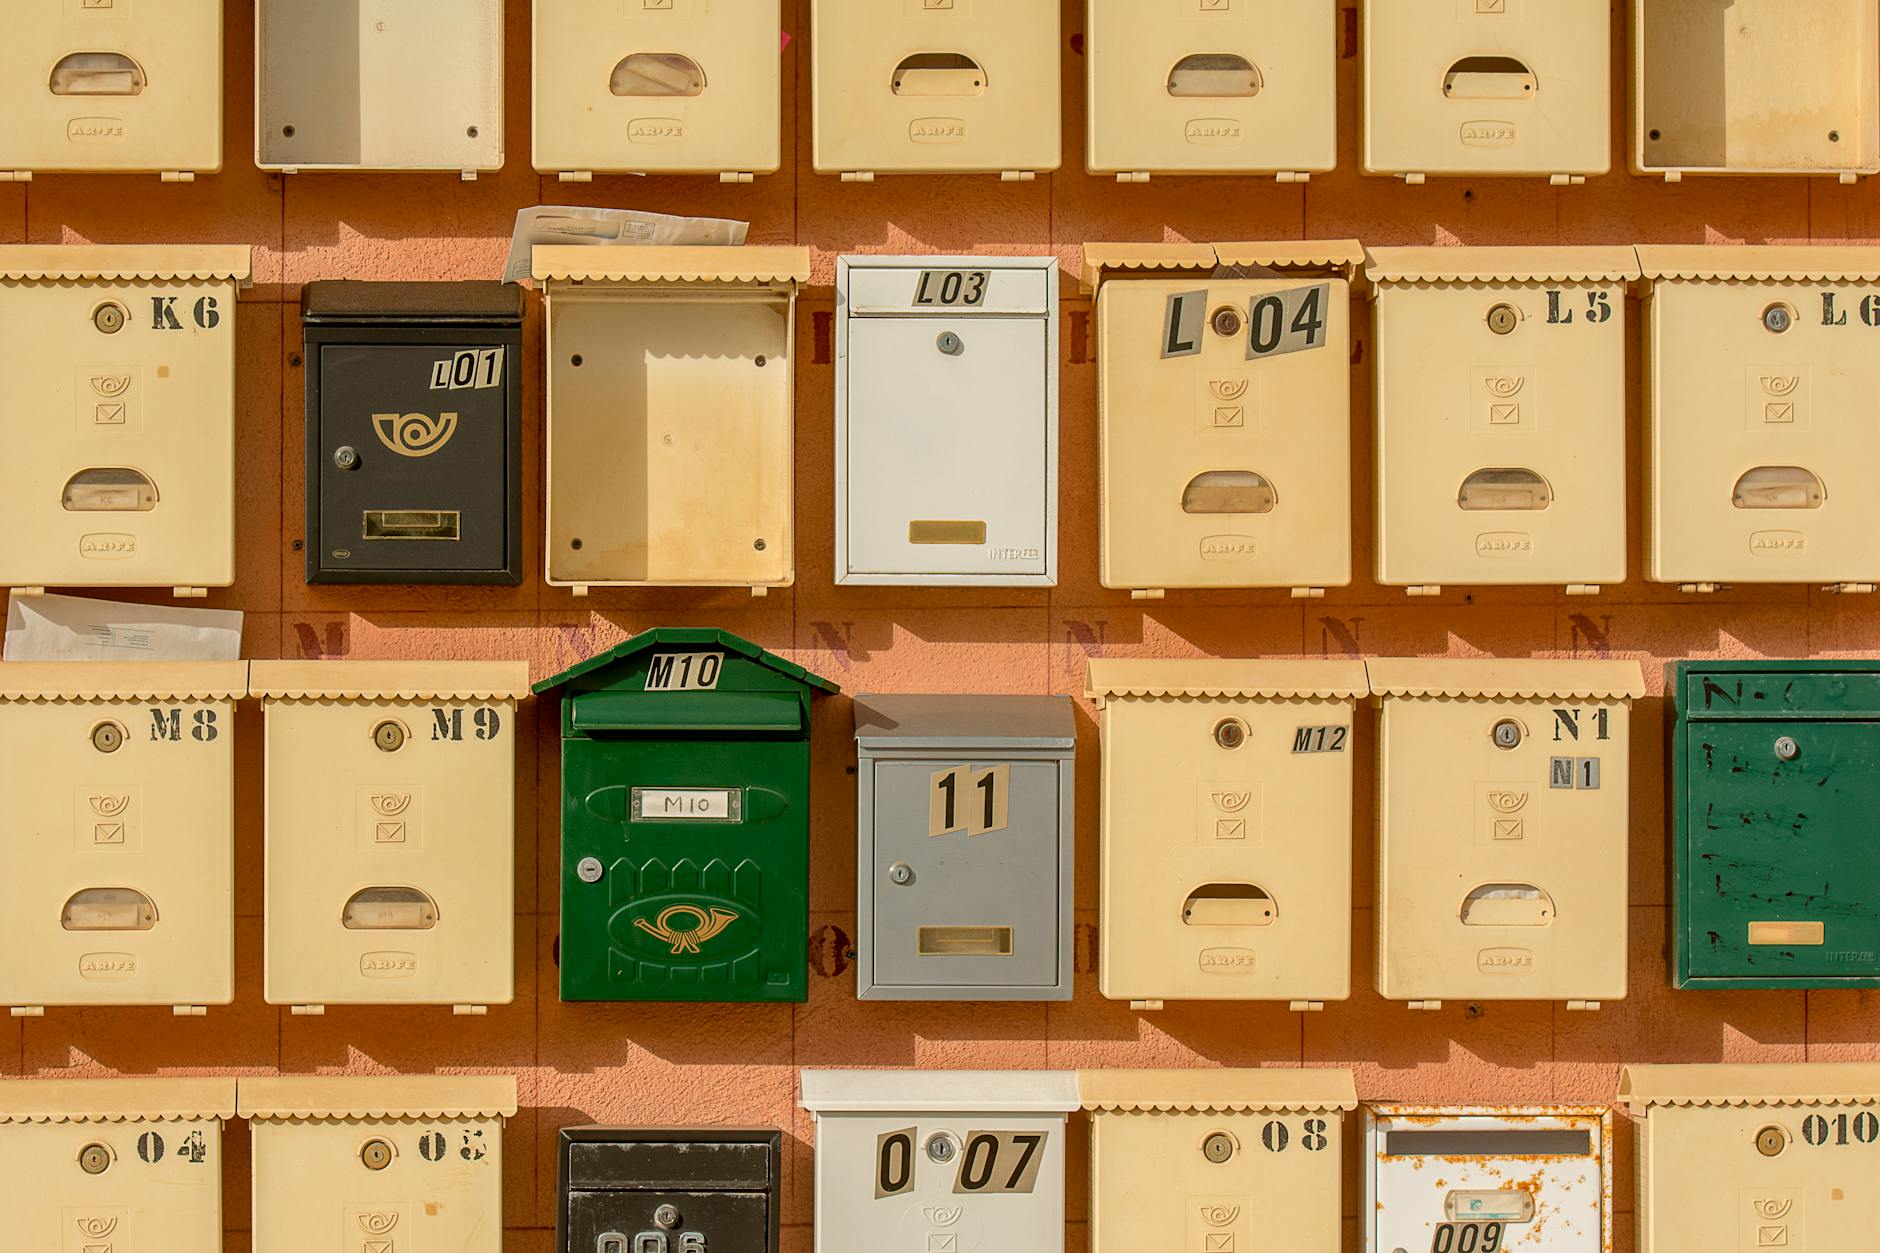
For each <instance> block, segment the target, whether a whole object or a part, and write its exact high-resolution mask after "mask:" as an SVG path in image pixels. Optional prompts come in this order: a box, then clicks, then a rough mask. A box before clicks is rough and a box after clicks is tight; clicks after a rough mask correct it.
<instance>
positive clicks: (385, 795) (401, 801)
mask: <svg viewBox="0 0 1880 1253" xmlns="http://www.w3.org/2000/svg"><path fill="white" fill-rule="evenodd" d="M372 808H373V809H375V810H377V811H378V812H379V813H381V814H384V815H385V816H386V817H387V818H396V817H397V816H398V815H400V814H402V813H404V812H405V811H406V810H407V809H409V808H411V793H410V792H376V793H374V794H373V796H372Z"/></svg>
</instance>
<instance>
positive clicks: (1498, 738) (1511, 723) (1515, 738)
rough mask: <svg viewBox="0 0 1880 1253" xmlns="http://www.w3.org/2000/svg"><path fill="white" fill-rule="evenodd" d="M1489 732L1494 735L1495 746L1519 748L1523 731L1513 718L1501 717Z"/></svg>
mask: <svg viewBox="0 0 1880 1253" xmlns="http://www.w3.org/2000/svg"><path fill="white" fill-rule="evenodd" d="M1489 734H1490V735H1491V736H1493V737H1494V740H1495V747H1496V748H1519V747H1521V739H1522V736H1523V735H1524V734H1525V733H1524V732H1523V731H1522V730H1521V724H1520V723H1519V722H1516V721H1515V720H1514V719H1513V718H1503V719H1502V720H1501V721H1500V722H1497V723H1496V724H1495V728H1494V730H1493V731H1491V732H1490V733H1489Z"/></svg>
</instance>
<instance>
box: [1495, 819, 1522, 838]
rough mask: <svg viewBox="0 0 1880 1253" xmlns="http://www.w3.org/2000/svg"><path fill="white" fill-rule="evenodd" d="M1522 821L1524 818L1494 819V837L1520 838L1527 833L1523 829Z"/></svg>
mask: <svg viewBox="0 0 1880 1253" xmlns="http://www.w3.org/2000/svg"><path fill="white" fill-rule="evenodd" d="M1524 823H1525V820H1524V819H1521V818H1497V819H1495V838H1496V839H1498V840H1518V839H1520V838H1522V837H1523V836H1524V835H1526V834H1527V832H1526V831H1525V830H1524V829H1523V828H1524Z"/></svg>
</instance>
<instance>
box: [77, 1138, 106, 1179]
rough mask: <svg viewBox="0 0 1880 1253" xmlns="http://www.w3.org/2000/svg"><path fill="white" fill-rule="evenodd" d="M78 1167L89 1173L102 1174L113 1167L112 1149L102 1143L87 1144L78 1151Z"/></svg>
mask: <svg viewBox="0 0 1880 1253" xmlns="http://www.w3.org/2000/svg"><path fill="white" fill-rule="evenodd" d="M78 1168H79V1169H80V1170H82V1171H84V1172H85V1173H86V1174H88V1175H102V1174H103V1173H104V1172H105V1171H107V1170H109V1169H111V1150H110V1149H107V1148H106V1147H105V1146H104V1145H102V1144H87V1145H86V1146H85V1147H84V1148H82V1149H80V1150H79V1151H78Z"/></svg>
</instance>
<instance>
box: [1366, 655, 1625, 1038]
mask: <svg viewBox="0 0 1880 1253" xmlns="http://www.w3.org/2000/svg"><path fill="white" fill-rule="evenodd" d="M1366 665H1367V667H1368V669H1369V671H1370V682H1371V692H1372V694H1373V695H1375V696H1376V697H1377V698H1378V715H1377V742H1378V750H1377V751H1378V854H1377V858H1378V874H1377V878H1378V883H1377V990H1378V992H1379V994H1381V995H1383V996H1384V997H1386V998H1388V999H1390V1000H1394V1001H1409V1002H1410V1008H1412V1009H1432V1010H1433V1009H1440V1008H1442V1003H1443V999H1444V998H1449V999H1454V1000H1464V999H1467V1000H1489V1001H1565V1002H1567V1008H1568V1009H1598V1008H1599V1006H1600V1003H1601V1002H1602V1001H1613V1000H1619V999H1621V998H1622V997H1624V996H1625V989H1626V848H1627V838H1626V837H1627V832H1628V829H1629V823H1628V816H1627V809H1626V799H1627V791H1628V787H1627V780H1628V775H1629V770H1628V759H1629V756H1630V747H1629V746H1630V742H1631V703H1632V701H1634V700H1636V699H1637V698H1639V697H1641V696H1643V695H1644V694H1645V677H1644V673H1643V672H1642V671H1641V670H1640V669H1639V665H1638V663H1637V662H1635V661H1526V660H1507V661H1504V660H1478V659H1436V660H1431V659H1423V660H1415V659H1390V660H1373V661H1370V662H1368V663H1366Z"/></svg>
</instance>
